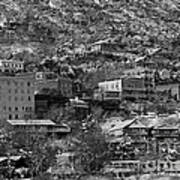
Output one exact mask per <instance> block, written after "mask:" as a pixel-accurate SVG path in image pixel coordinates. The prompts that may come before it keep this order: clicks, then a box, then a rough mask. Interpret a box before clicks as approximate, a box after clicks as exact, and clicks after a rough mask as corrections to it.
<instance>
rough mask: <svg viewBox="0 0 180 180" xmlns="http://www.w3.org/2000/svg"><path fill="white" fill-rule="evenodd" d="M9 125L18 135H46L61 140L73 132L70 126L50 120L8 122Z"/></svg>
mask: <svg viewBox="0 0 180 180" xmlns="http://www.w3.org/2000/svg"><path fill="white" fill-rule="evenodd" d="M7 124H8V126H9V128H10V129H12V130H14V131H15V132H17V133H28V134H30V135H36V134H38V133H40V134H43V133H44V134H45V135H47V136H52V137H55V138H61V137H62V136H63V135H66V134H68V133H70V132H71V129H70V127H69V126H68V125H65V124H63V125H58V124H56V123H54V122H53V121H51V120H50V119H46V120H45V119H43V120H39V119H29V120H7Z"/></svg>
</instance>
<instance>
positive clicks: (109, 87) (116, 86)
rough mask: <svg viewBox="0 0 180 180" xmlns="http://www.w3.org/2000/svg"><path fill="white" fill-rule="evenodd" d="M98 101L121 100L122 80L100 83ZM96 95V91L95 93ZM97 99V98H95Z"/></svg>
mask: <svg viewBox="0 0 180 180" xmlns="http://www.w3.org/2000/svg"><path fill="white" fill-rule="evenodd" d="M98 89H99V94H100V96H101V97H100V99H102V100H103V101H104V100H105V101H106V100H119V101H120V100H121V95H122V79H115V80H110V81H104V82H100V83H99V84H98ZM96 93H98V91H96ZM96 97H97V98H99V97H98V96H96Z"/></svg>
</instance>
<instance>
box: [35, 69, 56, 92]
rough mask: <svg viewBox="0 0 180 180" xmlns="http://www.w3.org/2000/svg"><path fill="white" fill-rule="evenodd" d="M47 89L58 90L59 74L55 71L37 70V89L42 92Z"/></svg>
mask: <svg viewBox="0 0 180 180" xmlns="http://www.w3.org/2000/svg"><path fill="white" fill-rule="evenodd" d="M46 89H55V90H58V76H57V75H56V74H55V73H53V72H36V74H35V91H36V92H40V91H42V90H46Z"/></svg>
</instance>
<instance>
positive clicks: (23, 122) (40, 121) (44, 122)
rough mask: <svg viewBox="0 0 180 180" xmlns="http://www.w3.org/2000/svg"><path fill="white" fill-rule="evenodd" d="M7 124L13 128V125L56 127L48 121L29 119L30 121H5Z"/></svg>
mask: <svg viewBox="0 0 180 180" xmlns="http://www.w3.org/2000/svg"><path fill="white" fill-rule="evenodd" d="M7 122H8V123H9V124H11V125H13V126H15V125H56V123H54V122H53V121H51V120H50V119H43V120H41V119H30V120H25V119H22V120H7Z"/></svg>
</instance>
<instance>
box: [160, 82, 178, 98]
mask: <svg viewBox="0 0 180 180" xmlns="http://www.w3.org/2000/svg"><path fill="white" fill-rule="evenodd" d="M156 91H157V93H158V94H159V95H160V96H161V97H162V98H163V99H168V98H173V99H175V100H177V101H179V100H180V85H179V83H161V84H157V85H156Z"/></svg>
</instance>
